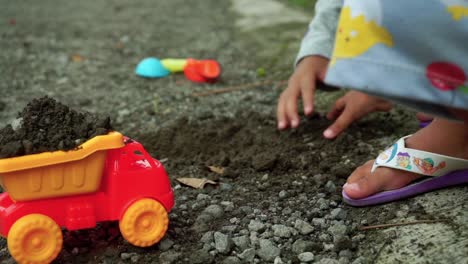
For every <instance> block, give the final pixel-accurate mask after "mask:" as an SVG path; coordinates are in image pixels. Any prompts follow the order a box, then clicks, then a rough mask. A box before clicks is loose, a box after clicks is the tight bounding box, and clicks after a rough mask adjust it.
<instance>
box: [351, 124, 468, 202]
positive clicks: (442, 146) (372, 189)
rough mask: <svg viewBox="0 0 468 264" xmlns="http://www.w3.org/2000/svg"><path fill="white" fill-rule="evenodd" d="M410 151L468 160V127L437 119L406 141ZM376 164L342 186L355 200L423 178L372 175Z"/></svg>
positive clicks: (387, 172) (388, 172) (385, 172)
mask: <svg viewBox="0 0 468 264" xmlns="http://www.w3.org/2000/svg"><path fill="white" fill-rule="evenodd" d="M405 145H406V147H408V148H412V149H417V150H423V151H428V152H433V153H437V154H443V155H447V156H451V157H457V158H462V159H468V124H465V123H459V122H453V121H447V120H443V119H434V121H433V122H432V123H431V124H429V125H428V126H427V127H425V128H423V129H421V130H419V131H418V132H417V133H415V134H414V135H412V136H411V137H409V138H408V139H406V141H405ZM373 162H374V161H373V160H371V161H368V162H366V163H365V164H364V165H362V166H360V167H358V168H357V169H356V170H354V172H353V173H352V174H351V176H349V178H348V180H347V182H346V184H345V185H344V186H343V189H344V191H345V193H346V194H347V195H348V196H349V197H350V198H352V199H361V198H364V197H368V196H370V195H372V194H375V193H378V192H381V191H389V190H394V189H398V188H401V187H404V186H406V185H408V184H409V183H410V182H412V181H414V180H416V179H417V178H420V177H422V175H419V174H415V173H411V172H407V171H402V170H395V169H390V168H384V167H379V168H377V169H376V170H375V171H374V173H371V168H372V164H373Z"/></svg>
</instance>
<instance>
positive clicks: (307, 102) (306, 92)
mask: <svg viewBox="0 0 468 264" xmlns="http://www.w3.org/2000/svg"><path fill="white" fill-rule="evenodd" d="M301 94H302V102H303V104H304V114H305V115H310V114H312V112H313V111H314V95H315V79H314V78H312V77H310V78H302V80H301Z"/></svg>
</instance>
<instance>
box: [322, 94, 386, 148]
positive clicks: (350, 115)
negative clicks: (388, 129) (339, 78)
mask: <svg viewBox="0 0 468 264" xmlns="http://www.w3.org/2000/svg"><path fill="white" fill-rule="evenodd" d="M390 109H392V104H391V103H390V102H387V101H385V100H383V99H379V98H376V97H372V96H370V95H367V94H365V93H361V92H357V91H351V92H348V93H346V94H345V95H344V96H343V97H340V98H339V99H338V100H336V102H335V104H334V105H333V107H332V108H331V109H330V111H329V112H328V114H327V118H328V119H330V120H335V119H336V120H335V122H334V123H333V124H332V125H331V126H329V127H328V128H327V129H326V130H325V131H324V132H323V136H324V137H325V138H328V139H332V138H335V137H336V136H338V135H339V134H340V133H341V132H342V131H343V130H345V129H346V128H347V127H348V126H349V125H350V124H351V123H353V122H354V121H356V120H358V119H360V118H362V117H364V116H365V115H367V114H369V113H371V112H377V111H382V112H388V111H390Z"/></svg>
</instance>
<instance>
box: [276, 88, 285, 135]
mask: <svg viewBox="0 0 468 264" xmlns="http://www.w3.org/2000/svg"><path fill="white" fill-rule="evenodd" d="M285 93H286V91H285V92H283V93H282V94H281V96H280V99H279V101H278V106H277V109H276V118H277V120H278V129H280V130H281V129H285V128H286V127H288V120H287V117H286V94H285Z"/></svg>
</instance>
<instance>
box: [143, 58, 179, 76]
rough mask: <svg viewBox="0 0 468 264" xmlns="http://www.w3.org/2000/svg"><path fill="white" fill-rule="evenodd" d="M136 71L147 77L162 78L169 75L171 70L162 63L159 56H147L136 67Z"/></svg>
mask: <svg viewBox="0 0 468 264" xmlns="http://www.w3.org/2000/svg"><path fill="white" fill-rule="evenodd" d="M135 73H136V74H137V75H139V76H141V77H146V78H161V77H166V76H168V75H169V74H170V73H171V72H170V71H168V70H167V69H166V68H164V66H163V65H162V63H161V61H160V60H159V59H157V58H153V57H150V58H145V59H143V60H142V61H140V63H138V65H137V66H136V68H135Z"/></svg>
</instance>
